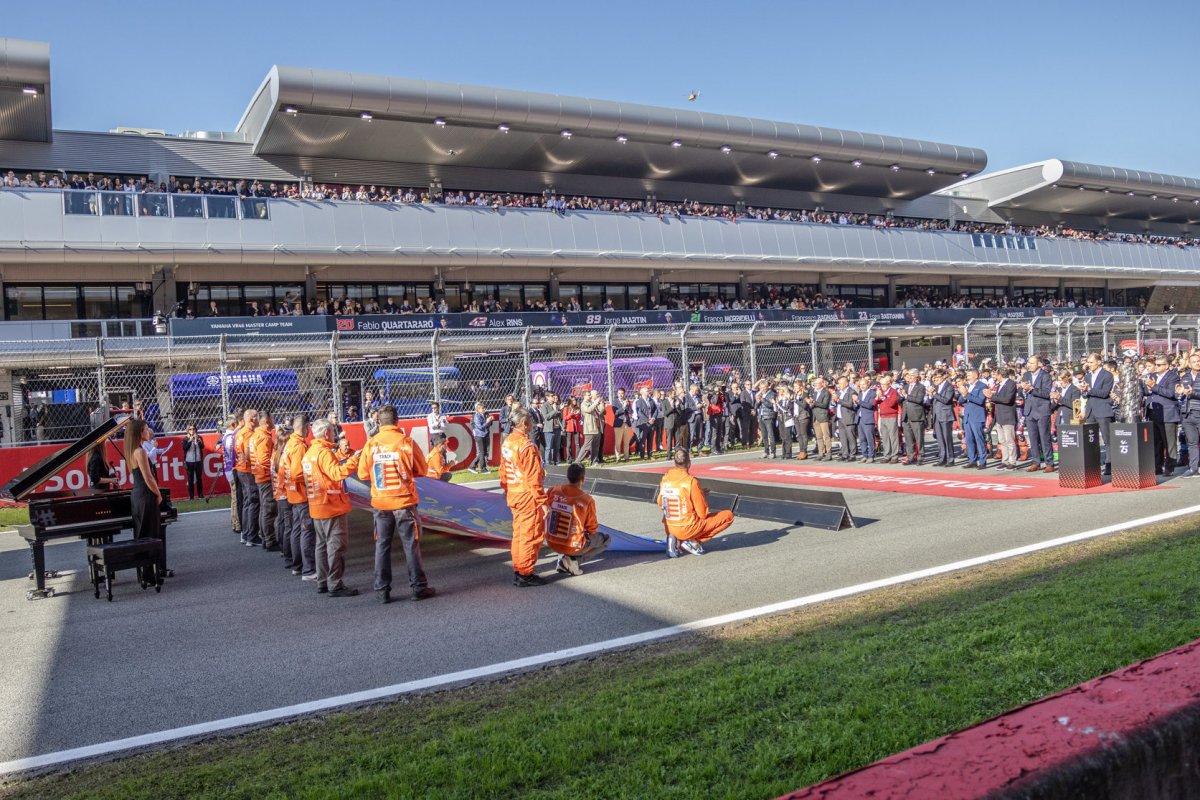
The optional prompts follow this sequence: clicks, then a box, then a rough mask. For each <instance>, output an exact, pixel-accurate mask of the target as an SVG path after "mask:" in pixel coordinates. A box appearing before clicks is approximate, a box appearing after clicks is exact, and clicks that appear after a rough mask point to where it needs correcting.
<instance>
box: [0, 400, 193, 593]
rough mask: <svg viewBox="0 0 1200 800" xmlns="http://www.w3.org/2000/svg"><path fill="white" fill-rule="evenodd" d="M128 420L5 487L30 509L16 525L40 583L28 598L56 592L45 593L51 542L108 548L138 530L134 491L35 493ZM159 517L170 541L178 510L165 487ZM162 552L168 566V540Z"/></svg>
mask: <svg viewBox="0 0 1200 800" xmlns="http://www.w3.org/2000/svg"><path fill="white" fill-rule="evenodd" d="M129 420H130V417H129V416H127V415H124V416H119V417H112V418H111V419H109V420H107V421H105V422H104V424H102V425H101V426H100V427H98V428H96V429H94V430H92V431H89V432H88V434H87V435H86V436H84V437H82V438H80V439H79V440H77V441H75V442H72V443H71V444H69V445H67V446H66V447H64V448H63V449H62V450H59V451H58V452H57V453H54V454H52V455H50V456H47V457H46V458H43V459H42V460H41V461H39V462H38V463H36V464H34V465H33V466H31V467H29V468H28V469H26V470H24V471H23V472H21V474H20V475H18V476H17V477H15V478H13V479H12V480H11V481H9V482H8V483H6V484H4V486H2V487H0V498H4V499H6V500H13V501H16V502H25V503H27V504H28V505H29V522H30V524H29V525H18V526H17V533H19V534H20V535H21V538H23V539H25V541H27V542H29V549H30V551H31V552H32V555H33V573H32V574H31V575H30V576H29V577H30V579H32V580H33V581H35V582H36V584H37V588H36V589H31V590H29V591H28V592H26V593H25V597H26V598H27V599H29V600H33V599H35V598H42V597H50V596H52V595H53V594H54V589H53V588H50V589H47V588H46V577H47V572H46V554H45V544H46V542H47V541H49V540H50V539H61V538H64V537H69V536H74V537H77V538H79V539H86V540H87V542H88V544H89V545H94V544H107V543H108V542H111V541H112V540H113V536H115V535H116V534H118V533H120V532H121V531H123V530H132V529H133V508H132V497H131V494H132V493H131V491H130V490H129V489H113V490H110V491H100V490H93V489H82V490H79V491H71V490H67V491H60V492H43V493H41V494H34V492H36V491H37V489H38V487H40V486H42V485H43V484H44V483H45V482H46V481H48V480H50V479H51V478H52V477H54V476H55V475H57V474H58V473H59V472H61V471H62V470H64V469H66V468H67V467H69V466H70V465H71V464H72V463H74V462H75V461H76V460H77V459H78V458H79V457H80V456H83V455H84V454H85V453H87V452H88V450H90V449H91V448H92V447H93V446H94V445H96V444H99V443H101V442H104V441H105V440H107V439H108V438H110V437H111V436H113V434H115V433H117V432H118V431H120V430H121V429H122V428H124V427H125V425H126V424H128V422H129ZM114 444H115V443H114ZM159 514H160V516H161V518H162V524H163V536H164V540H165V537H166V526H167V525H168V524H170V523H172V522H174V521H175V520H176V519H177V518H178V516H179V514H178V512H177V511H176V510H175V507H174V506H173V505H171V493H170V491H169V490H168V489H166V488H162V505H161V506H160V507H159ZM163 553H164V557H163V558H164V561H165V559H166V557H165V553H166V542H165V541H164V543H163ZM164 566H165V565H164ZM167 574H170V573H169V572H168V573H167ZM50 577H57V573H50Z"/></svg>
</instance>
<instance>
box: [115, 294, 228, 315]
mask: <svg viewBox="0 0 1200 800" xmlns="http://www.w3.org/2000/svg"><path fill="white" fill-rule="evenodd" d="M116 294H117V313H116V316H118V317H121V318H123V319H130V318H134V317H144V316H146V315H145V313H144V312H143V311H142V303H141V301H140V300H138V299H137V292H135V291H134V289H133V287H132V286H118V287H117V288H116ZM206 305H207V304H206ZM192 311H195V312H196V313H197V314H199V313H200V309H198V308H195V307H193V308H192Z"/></svg>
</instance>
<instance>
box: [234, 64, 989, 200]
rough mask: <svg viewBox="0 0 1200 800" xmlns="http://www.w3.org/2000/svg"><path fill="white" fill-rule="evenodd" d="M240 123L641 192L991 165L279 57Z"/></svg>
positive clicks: (905, 177) (881, 193)
mask: <svg viewBox="0 0 1200 800" xmlns="http://www.w3.org/2000/svg"><path fill="white" fill-rule="evenodd" d="M435 120H442V121H443V122H444V123H445V124H444V125H438V124H435ZM501 126H504V129H502V128H501ZM238 131H239V133H242V134H243V135H244V136H245V137H246V138H247V139H248V140H249V141H252V142H253V143H254V152H255V154H256V155H262V156H269V155H286V156H311V157H321V158H340V159H352V160H375V161H393V162H404V163H415V164H433V165H443V164H444V165H455V166H469V167H476V168H485V169H486V168H493V169H505V170H522V171H529V172H536V173H544V174H547V175H553V174H556V173H571V174H590V175H603V176H613V177H625V178H636V179H642V180H644V181H646V188H647V191H651V190H652V187H653V185H654V184H655V183H657V182H660V181H686V182H692V183H703V184H718V185H725V186H747V187H760V188H773V189H784V190H796V191H809V192H827V193H836V194H854V195H864V196H870V197H885V198H895V199H910V198H914V197H919V196H922V195H926V194H929V193H930V192H933V191H935V190H937V189H940V188H943V187H945V186H947V185H949V184H950V183H952V182H955V181H958V180H960V179H961V176H962V174H963V173H966V174H974V173H976V172H978V171H979V170H981V169H983V167H984V166H985V165H986V163H987V157H986V155H985V154H984V152H983V151H982V150H979V149H977V148H970V147H959V146H955V145H948V144H939V143H936V142H927V141H919V140H914V139H901V138H898V137H893V136H882V135H879V134H870V133H858V132H854V131H844V130H836V129H831V128H818V127H813V126H809V125H798V124H795V123H786V122H772V121H768V120H761V119H752V118H748V117H733V116H727V115H722V114H712V113H707V112H698V111H690V110H676V109H670V108H659V107H654V106H646V105H638V104H632V103H618V102H612V101H606V100H592V99H588V98H581V97H567V96H562V95H550V94H539V93H533V92H519V91H512V90H506V89H490V88H484V87H476V86H465V85H460V84H449V83H437V82H433V81H423V80H414V79H409V78H389V77H381V76H375V75H362V74H356V73H349V72H329V71H323V70H314V69H301V68H295V67H281V66H277V67H274V68H272V70H271V72H270V74H269V75H268V76H267V78H266V80H265V81H264V82H263V84H262V86H261V87H260V89H259V91H258V93H257V94H256V95H255V97H254V99H253V100H252V101H251V103H250V105H249V107H248V108H247V110H246V112H245V114H244V115H243V117H242V120H241V121H240V122H239V123H238ZM563 131H569V132H570V136H566V135H564V134H563ZM618 137H622V139H623V140H618ZM673 142H678V144H677V145H674V146H673V144H672V143H673ZM722 148H729V152H723V150H722ZM770 153H775V155H774V156H771V155H769V154H770ZM856 162H857V163H858V165H857V166H856ZM893 167H896V168H893ZM930 170H932V171H933V173H932V174H930ZM446 188H451V187H446Z"/></svg>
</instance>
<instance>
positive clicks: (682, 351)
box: [679, 322, 692, 391]
mask: <svg viewBox="0 0 1200 800" xmlns="http://www.w3.org/2000/svg"><path fill="white" fill-rule="evenodd" d="M691 330H692V323H690V322H689V323H687V324H686V325H684V326H683V330H682V331H681V332H680V334H679V369H680V372H681V379H682V381H683V389H684V391H687V388H688V385H689V384H690V383H691V377H692V373H691V368H690V365H689V364H688V346H687V343H688V333H689V332H690V331H691Z"/></svg>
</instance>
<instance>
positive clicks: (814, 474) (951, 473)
mask: <svg viewBox="0 0 1200 800" xmlns="http://www.w3.org/2000/svg"><path fill="white" fill-rule="evenodd" d="M652 471H655V472H664V471H665V468H657V469H654V470H652ZM691 472H692V474H693V475H695V476H697V477H700V478H704V477H709V478H722V479H725V480H734V481H736V480H739V479H745V480H751V481H761V482H763V483H783V484H792V485H796V486H825V487H829V488H833V489H868V490H875V491H880V492H900V493H903V494H928V495H937V496H938V497H956V498H961V499H964V500H1029V499H1031V498H1037V497H1062V496H1064V495H1073V494H1098V493H1107V492H1121V491H1127V490H1124V489H1115V488H1113V487H1112V486H1111V485H1110V484H1107V483H1106V484H1104V485H1103V486H1099V487H1097V488H1095V489H1086V490H1084V489H1062V488H1060V487H1059V485H1058V478H1057V476H1053V475H1046V476H1044V477H1043V476H1038V475H1033V474H1029V475H1028V476H1026V475H1025V474H1023V473H1019V472H1018V473H1012V472H1007V471H1006V472H997V471H996V470H995V469H987V470H984V471H983V472H978V471H975V470H968V469H957V468H956V469H951V470H946V471H944V472H933V471H921V470H920V469H917V470H913V469H907V468H900V469H896V468H889V469H870V468H867V467H856V466H849V465H847V466H837V465H835V464H830V463H828V462H825V463H822V464H821V465H820V466H818V465H816V464H812V465H811V466H810V465H809V462H779V461H739V462H734V463H730V462H728V461H726V462H723V463H719V464H705V463H704V462H703V461H699V462H694V463H693V464H692V469H691Z"/></svg>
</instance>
